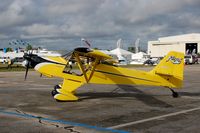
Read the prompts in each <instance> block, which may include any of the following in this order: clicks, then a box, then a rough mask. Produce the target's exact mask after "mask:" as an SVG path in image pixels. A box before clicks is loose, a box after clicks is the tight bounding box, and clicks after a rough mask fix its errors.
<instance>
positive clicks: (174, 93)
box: [169, 88, 179, 98]
mask: <svg viewBox="0 0 200 133" xmlns="http://www.w3.org/2000/svg"><path fill="white" fill-rule="evenodd" d="M169 89H170V90H171V92H172V96H173V98H177V97H178V96H179V94H178V92H176V91H174V90H173V89H171V88H169Z"/></svg>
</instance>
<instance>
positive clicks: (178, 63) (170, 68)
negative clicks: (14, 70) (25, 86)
mask: <svg viewBox="0 0 200 133" xmlns="http://www.w3.org/2000/svg"><path fill="white" fill-rule="evenodd" d="M24 58H25V59H26V60H27V64H26V74H25V79H26V77H27V73H28V69H29V68H30V67H33V68H34V69H35V70H36V71H38V72H40V73H41V74H42V75H45V76H48V77H59V78H62V79H63V83H62V84H59V85H56V86H55V87H54V90H53V91H52V95H53V97H54V98H55V99H56V100H58V101H76V100H78V97H77V96H75V91H76V90H77V89H78V88H79V87H80V86H82V85H84V84H88V83H89V84H128V85H148V86H162V87H166V88H169V89H170V90H171V91H172V96H173V97H178V93H177V92H175V91H174V90H173V89H172V88H181V87H182V84H183V69H184V54H183V53H179V52H175V51H172V52H169V53H168V54H167V55H166V56H165V57H164V58H163V59H162V60H161V62H160V63H159V64H158V65H157V66H156V67H155V68H154V69H153V70H151V71H149V72H145V71H141V70H133V69H127V68H122V67H119V66H116V65H113V64H114V61H113V58H112V57H111V56H109V55H107V54H104V53H102V52H100V51H99V50H94V49H91V48H86V47H79V48H76V49H74V51H73V52H71V53H70V54H67V55H65V56H62V57H40V56H37V55H34V54H25V55H24ZM73 64H74V65H73ZM74 67H75V68H74Z"/></svg>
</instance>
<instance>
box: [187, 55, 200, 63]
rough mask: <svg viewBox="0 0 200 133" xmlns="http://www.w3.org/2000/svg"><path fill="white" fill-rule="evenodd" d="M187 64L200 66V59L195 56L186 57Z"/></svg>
mask: <svg viewBox="0 0 200 133" xmlns="http://www.w3.org/2000/svg"><path fill="white" fill-rule="evenodd" d="M184 62H185V64H198V57H197V56H195V55H186V56H185V57H184Z"/></svg>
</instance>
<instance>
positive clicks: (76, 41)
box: [0, 0, 200, 50]
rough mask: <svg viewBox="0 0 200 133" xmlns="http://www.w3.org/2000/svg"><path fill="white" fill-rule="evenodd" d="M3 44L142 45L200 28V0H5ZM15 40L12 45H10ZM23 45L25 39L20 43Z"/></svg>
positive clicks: (0, 18)
mask: <svg viewBox="0 0 200 133" xmlns="http://www.w3.org/2000/svg"><path fill="white" fill-rule="evenodd" d="M0 3H1V4H0V48H3V47H16V46H15V45H14V44H13V43H10V42H15V41H16V40H23V41H25V42H28V43H30V44H31V45H32V46H34V47H38V46H40V47H43V48H47V49H51V50H72V49H73V48H75V47H78V46H86V45H85V44H84V43H83V42H81V38H85V39H87V40H88V41H89V42H90V43H91V45H92V46H91V47H93V48H100V49H114V48H116V42H117V40H118V39H119V38H121V39H122V48H124V49H127V47H130V46H134V43H135V41H136V39H137V38H139V39H140V47H141V48H142V49H147V42H148V41H152V40H157V38H159V37H165V36H172V35H179V34H187V33H199V32H200V0H0ZM9 43H10V45H9ZM18 45H21V44H20V43H19V44H18Z"/></svg>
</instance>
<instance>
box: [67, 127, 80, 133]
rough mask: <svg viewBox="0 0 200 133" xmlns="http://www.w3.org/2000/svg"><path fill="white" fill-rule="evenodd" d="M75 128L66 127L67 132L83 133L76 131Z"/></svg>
mask: <svg viewBox="0 0 200 133" xmlns="http://www.w3.org/2000/svg"><path fill="white" fill-rule="evenodd" d="M73 128H74V126H67V127H64V129H65V130H67V131H70V132H71V133H81V132H78V131H75V130H74V129H73Z"/></svg>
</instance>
